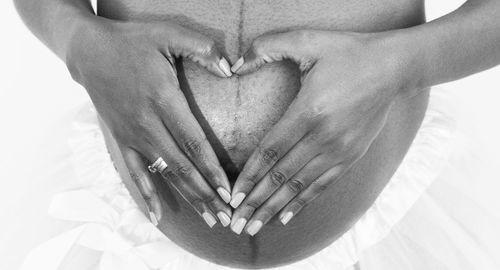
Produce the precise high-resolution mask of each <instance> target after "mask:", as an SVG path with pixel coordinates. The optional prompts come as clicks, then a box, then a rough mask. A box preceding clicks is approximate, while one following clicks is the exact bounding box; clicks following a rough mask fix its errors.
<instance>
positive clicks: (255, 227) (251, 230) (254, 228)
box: [247, 220, 262, 236]
mask: <svg viewBox="0 0 500 270" xmlns="http://www.w3.org/2000/svg"><path fill="white" fill-rule="evenodd" d="M260 228H262V221H260V220H256V221H252V222H251V223H250V225H248V228H247V233H248V234H249V235H251V236H254V235H255V234H256V233H257V232H259V230H260Z"/></svg>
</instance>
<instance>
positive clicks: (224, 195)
mask: <svg viewBox="0 0 500 270" xmlns="http://www.w3.org/2000/svg"><path fill="white" fill-rule="evenodd" d="M217 193H219V195H220V197H221V198H222V200H224V201H225V202H226V203H229V202H230V201H231V194H229V192H228V191H227V190H226V189H225V188H222V187H220V188H218V189H217Z"/></svg>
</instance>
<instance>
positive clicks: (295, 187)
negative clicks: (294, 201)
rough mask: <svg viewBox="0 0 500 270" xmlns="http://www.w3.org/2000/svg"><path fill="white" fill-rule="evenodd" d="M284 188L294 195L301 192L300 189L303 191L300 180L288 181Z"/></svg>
mask: <svg viewBox="0 0 500 270" xmlns="http://www.w3.org/2000/svg"><path fill="white" fill-rule="evenodd" d="M286 186H287V187H288V188H289V189H290V191H292V192H293V193H294V194H298V193H299V192H301V191H302V189H304V184H303V183H302V182H301V181H300V180H297V179H292V180H290V181H288V182H287V185H286Z"/></svg>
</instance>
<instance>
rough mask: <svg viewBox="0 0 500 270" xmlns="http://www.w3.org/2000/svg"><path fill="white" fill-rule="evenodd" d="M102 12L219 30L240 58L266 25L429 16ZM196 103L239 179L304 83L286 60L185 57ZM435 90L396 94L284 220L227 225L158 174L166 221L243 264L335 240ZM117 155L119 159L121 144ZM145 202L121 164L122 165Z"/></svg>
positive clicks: (284, 259)
mask: <svg viewBox="0 0 500 270" xmlns="http://www.w3.org/2000/svg"><path fill="white" fill-rule="evenodd" d="M98 10H99V14H100V15H101V16H105V17H109V18H113V19H124V20H129V19H141V20H148V19H150V20H170V21H174V22H176V23H178V24H180V25H183V26H185V27H188V28H190V29H193V30H197V31H199V32H201V33H204V34H205V35H207V36H210V37H212V38H214V39H215V41H216V43H217V45H218V46H219V48H220V49H221V51H223V52H224V54H225V55H226V56H227V57H228V58H229V60H230V61H232V62H233V63H234V61H235V60H236V59H237V58H238V57H239V56H240V55H241V54H242V53H244V51H245V50H246V49H247V48H248V47H249V45H250V44H251V41H252V40H253V39H254V38H255V37H257V36H259V35H261V34H264V33H268V32H274V31H284V30H292V29H308V28H309V29H330V30H348V31H364V32H371V31H381V30H387V29H394V28H403V27H408V26H411V25H415V24H419V23H422V22H423V21H424V16H423V6H422V3H421V1H416V0H415V1H413V0H408V1H397V0H394V1H383V2H381V1H375V0H361V1H342V0H331V1H308V0H298V1H279V0H275V1H268V0H252V1H250V0H247V1H225V0H217V1H205V0H188V1H175V0H165V1H154V0H120V1H118V0H107V1H101V2H99V3H98ZM177 69H178V77H179V81H180V85H181V88H182V90H183V91H184V93H185V95H186V97H187V99H188V101H189V103H190V106H191V110H192V111H193V113H194V114H195V116H196V117H197V119H198V121H199V122H200V123H201V125H202V127H203V129H204V130H205V133H206V134H207V136H208V138H209V140H210V142H211V144H212V145H213V147H214V149H215V151H216V153H217V155H218V157H219V159H220V161H221V164H222V165H223V167H224V169H225V170H226V172H227V174H228V176H229V178H230V180H231V181H234V180H235V178H236V176H237V174H238V173H239V171H240V170H241V168H242V166H243V165H244V163H245V161H246V160H247V158H248V156H249V155H250V154H251V152H252V151H253V150H254V149H255V147H256V146H257V144H258V142H259V141H260V140H261V139H262V137H263V136H264V135H265V133H266V132H267V131H268V130H269V129H270V128H271V127H272V125H273V124H274V123H275V122H276V121H277V120H278V119H279V118H280V116H281V115H282V114H283V112H284V111H285V110H286V108H287V106H288V104H289V103H290V102H291V101H292V100H293V98H294V97H295V95H296V94H297V92H298V90H299V88H300V80H299V73H298V69H297V67H296V66H295V65H294V64H293V63H291V62H287V61H283V62H280V63H274V64H270V65H267V66H265V67H264V68H262V69H261V70H259V71H258V72H256V73H253V74H250V75H247V76H241V77H238V76H234V77H233V78H230V79H220V78H216V77H214V76H212V75H210V74H209V73H208V72H206V71H205V70H203V69H201V68H199V67H198V66H196V65H195V64H194V63H192V62H189V61H178V62H177ZM426 105H427V91H425V90H424V91H421V94H420V95H418V96H414V97H406V98H404V97H401V98H400V99H398V100H397V101H396V102H395V104H394V106H393V107H392V111H391V112H390V114H389V117H388V120H387V123H386V125H385V127H384V128H383V130H382V131H381V133H380V135H379V136H378V137H377V138H376V140H375V141H374V143H373V145H372V146H371V147H370V149H369V151H368V152H367V153H366V155H365V156H364V157H363V158H362V159H361V160H360V161H359V162H358V163H357V164H356V165H355V166H354V167H353V168H352V169H351V170H350V171H349V172H348V173H347V174H346V175H345V176H344V177H343V178H342V179H341V180H339V181H338V182H337V183H336V184H335V185H331V186H330V187H329V189H328V190H326V191H325V193H324V194H323V195H322V196H321V197H319V198H318V199H317V200H315V201H314V202H313V203H312V204H311V205H309V206H307V207H306V208H305V209H304V210H303V211H302V212H301V214H300V215H298V216H297V217H295V218H294V219H293V220H292V221H291V222H290V223H289V224H288V225H287V226H286V227H283V226H282V225H281V223H280V222H279V221H277V220H275V219H273V220H271V222H270V223H269V224H268V225H267V226H265V227H264V228H263V229H262V230H261V232H259V234H257V236H255V237H249V236H247V235H244V234H243V235H240V236H238V235H235V234H234V233H232V232H231V231H230V230H229V229H226V228H222V227H221V226H220V225H218V226H216V227H214V228H213V229H209V228H208V227H207V226H206V225H205V224H204V222H203V221H202V219H201V218H200V217H199V216H198V215H197V214H196V213H195V212H194V211H193V210H192V209H191V207H190V206H189V205H187V203H186V202H185V201H184V200H183V199H182V198H181V197H180V195H179V194H178V193H177V192H176V191H175V190H174V189H173V188H172V187H171V186H169V185H167V184H165V183H164V182H162V181H161V180H159V179H158V186H159V188H160V193H161V197H162V199H163V206H164V209H165V210H164V218H163V219H162V220H161V222H160V224H159V226H158V227H159V229H160V230H161V231H162V232H163V233H165V235H167V236H168V237H169V238H170V239H171V240H173V241H174V242H175V243H177V244H178V245H179V246H181V247H183V248H185V249H186V250H188V251H190V252H192V253H194V254H195V255H197V256H200V257H202V258H204V259H207V260H210V261H212V262H215V263H219V264H223V265H230V266H235V267H245V268H261V267H271V266H278V265H283V264H288V263H291V262H294V261H297V260H300V259H303V258H306V257H308V256H310V255H312V254H314V253H315V252H317V251H319V250H321V249H322V248H324V247H326V246H327V245H329V244H331V243H332V242H333V241H335V239H337V238H338V237H339V236H341V235H342V233H344V232H345V231H346V230H348V229H349V228H350V226H352V224H353V223H354V222H355V221H356V220H357V219H358V218H359V217H360V216H361V215H362V214H363V213H364V212H365V211H366V210H367V209H368V208H369V206H370V205H371V204H372V203H373V201H374V200H375V199H376V197H377V195H378V194H379V193H380V191H381V190H382V188H383V187H384V186H385V185H386V184H387V182H388V181H389V179H390V177H391V176H392V174H393V173H394V171H395V170H396V169H397V167H398V166H399V163H400V162H401V160H402V158H403V157H404V155H405V153H406V152H407V150H408V147H409V145H410V143H411V141H412V140H413V137H414V136H415V134H416V132H417V130H418V128H419V126H420V123H421V120H422V117H423V115H424V113H425V108H426ZM108 139H110V138H108ZM110 149H111V153H112V157H113V159H114V160H115V162H117V163H121V158H120V156H119V154H118V152H117V151H115V150H113V149H112V147H111V148H110ZM118 168H119V171H120V174H121V175H122V177H123V178H124V181H125V182H126V183H128V185H127V186H128V187H129V189H130V190H131V193H132V195H133V196H134V198H135V199H136V200H137V201H141V199H140V196H138V195H137V192H136V190H135V188H134V187H133V185H130V183H129V182H128V181H129V178H128V176H127V175H128V174H127V172H126V170H125V169H124V167H123V166H118Z"/></svg>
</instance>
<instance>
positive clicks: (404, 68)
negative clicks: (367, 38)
mask: <svg viewBox="0 0 500 270" xmlns="http://www.w3.org/2000/svg"><path fill="white" fill-rule="evenodd" d="M404 31H407V30H394V31H387V32H381V33H376V34H373V36H372V38H371V39H372V40H373V42H374V43H375V44H377V46H380V47H381V48H383V50H384V51H385V52H386V55H388V62H389V65H390V66H391V69H390V70H392V71H393V72H394V76H395V78H396V80H397V84H396V85H397V88H398V90H397V92H398V93H397V94H403V95H405V94H408V93H410V94H411V92H414V91H418V90H419V89H422V88H425V87H428V85H427V83H426V80H425V74H426V72H425V67H426V66H427V65H426V57H425V54H422V53H421V52H422V49H421V48H420V47H419V44H418V42H417V41H416V40H415V39H414V38H412V37H411V35H410V34H407V33H405V32H404Z"/></svg>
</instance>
